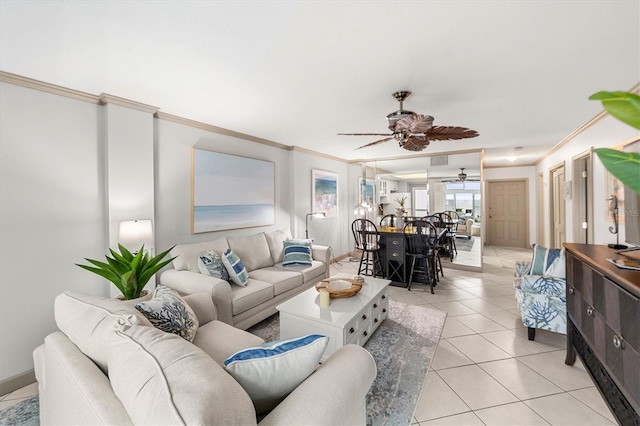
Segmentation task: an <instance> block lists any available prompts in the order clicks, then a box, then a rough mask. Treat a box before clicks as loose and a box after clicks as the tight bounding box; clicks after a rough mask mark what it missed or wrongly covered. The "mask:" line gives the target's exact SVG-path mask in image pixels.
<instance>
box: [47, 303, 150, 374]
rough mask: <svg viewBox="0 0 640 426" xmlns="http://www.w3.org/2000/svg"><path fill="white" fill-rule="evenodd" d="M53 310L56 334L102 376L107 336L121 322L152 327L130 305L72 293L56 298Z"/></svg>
mask: <svg viewBox="0 0 640 426" xmlns="http://www.w3.org/2000/svg"><path fill="white" fill-rule="evenodd" d="M53 311H54V317H55V321H56V324H57V325H58V328H59V329H60V331H62V332H63V333H64V334H65V335H66V336H67V337H68V338H69V340H71V341H72V342H73V343H74V344H75V345H76V346H77V347H78V348H79V349H80V350H81V351H82V353H84V354H85V355H86V356H88V357H89V358H91V359H92V360H93V362H95V363H96V364H97V365H98V367H100V369H101V370H102V371H103V372H105V373H107V352H108V348H109V337H110V335H111V334H112V333H113V332H114V330H116V328H118V327H120V325H121V324H125V323H128V324H139V325H144V326H148V327H150V328H152V327H151V323H150V322H149V320H148V319H146V318H145V317H144V315H142V314H141V313H140V312H138V311H137V310H136V309H135V308H134V307H133V305H128V304H126V303H123V302H122V301H121V300H118V299H109V298H106V297H100V296H91V295H88V294H82V293H76V292H72V291H65V292H64V293H62V294H60V295H59V296H58V297H56V299H55V302H54V309H53Z"/></svg>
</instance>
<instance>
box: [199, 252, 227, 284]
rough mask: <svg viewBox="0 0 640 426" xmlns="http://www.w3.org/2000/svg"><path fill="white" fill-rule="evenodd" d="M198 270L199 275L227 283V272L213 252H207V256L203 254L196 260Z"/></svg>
mask: <svg viewBox="0 0 640 426" xmlns="http://www.w3.org/2000/svg"><path fill="white" fill-rule="evenodd" d="M198 269H199V270H200V273H201V274H204V275H211V276H212V277H216V278H220V279H221V280H224V281H229V278H230V277H229V272H227V268H226V267H225V266H224V263H222V259H220V256H218V254H217V253H216V252H214V251H211V250H209V251H208V252H207V254H203V255H201V256H200V257H199V258H198Z"/></svg>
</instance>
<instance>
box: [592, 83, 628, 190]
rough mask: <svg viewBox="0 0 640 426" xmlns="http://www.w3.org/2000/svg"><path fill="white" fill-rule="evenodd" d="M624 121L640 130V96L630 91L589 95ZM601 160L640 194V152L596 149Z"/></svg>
mask: <svg viewBox="0 0 640 426" xmlns="http://www.w3.org/2000/svg"><path fill="white" fill-rule="evenodd" d="M589 99H591V100H596V101H601V102H602V106H603V107H604V109H606V110H607V112H608V113H609V114H611V115H612V116H614V117H616V118H617V119H618V120H620V121H622V122H623V123H627V124H628V125H630V126H632V127H634V128H636V129H638V130H640V96H638V95H635V94H633V93H628V92H604V91H603V92H598V93H594V94H593V95H591V96H590V97H589ZM593 152H595V153H596V154H597V155H598V157H599V158H600V161H602V164H603V165H604V167H605V168H606V169H607V170H609V172H610V173H611V174H612V175H614V176H615V177H617V178H618V179H619V180H620V182H622V183H623V184H625V185H627V186H628V187H629V188H631V189H633V190H634V191H635V192H637V193H638V194H640V154H638V153H637V152H622V151H617V150H615V149H610V148H598V149H594V150H593Z"/></svg>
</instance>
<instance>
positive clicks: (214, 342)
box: [193, 321, 264, 367]
mask: <svg viewBox="0 0 640 426" xmlns="http://www.w3.org/2000/svg"><path fill="white" fill-rule="evenodd" d="M263 343H264V340H262V339H261V338H260V337H258V336H256V335H254V334H251V333H247V332H246V331H244V330H240V329H239V328H235V327H233V326H231V325H229V324H227V323H224V322H222V321H211V322H208V323H206V324H205V325H203V326H200V327H198V332H197V333H196V338H195V339H193V344H194V345H196V346H197V347H199V348H200V349H202V350H203V351H205V353H206V354H207V355H209V356H210V357H211V358H213V360H214V361H215V362H217V363H218V365H219V366H220V367H223V366H224V361H225V360H226V359H227V358H229V357H230V356H231V355H233V354H234V353H236V352H238V351H241V350H243V349H246V348H250V347H252V346H258V345H261V344H263Z"/></svg>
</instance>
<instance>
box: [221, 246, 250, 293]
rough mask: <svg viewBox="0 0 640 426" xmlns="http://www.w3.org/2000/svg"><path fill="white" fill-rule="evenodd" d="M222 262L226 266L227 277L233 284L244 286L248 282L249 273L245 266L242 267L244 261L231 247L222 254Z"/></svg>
mask: <svg viewBox="0 0 640 426" xmlns="http://www.w3.org/2000/svg"><path fill="white" fill-rule="evenodd" d="M222 263H224V266H225V267H226V268H227V272H228V273H229V277H231V281H233V283H234V284H238V285H239V286H241V287H245V286H246V285H247V283H248V282H249V273H248V272H247V268H245V267H244V263H242V261H241V260H240V258H239V257H238V255H237V254H235V253H234V252H233V250H231V249H227V250H226V251H225V252H224V254H223V255H222Z"/></svg>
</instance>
